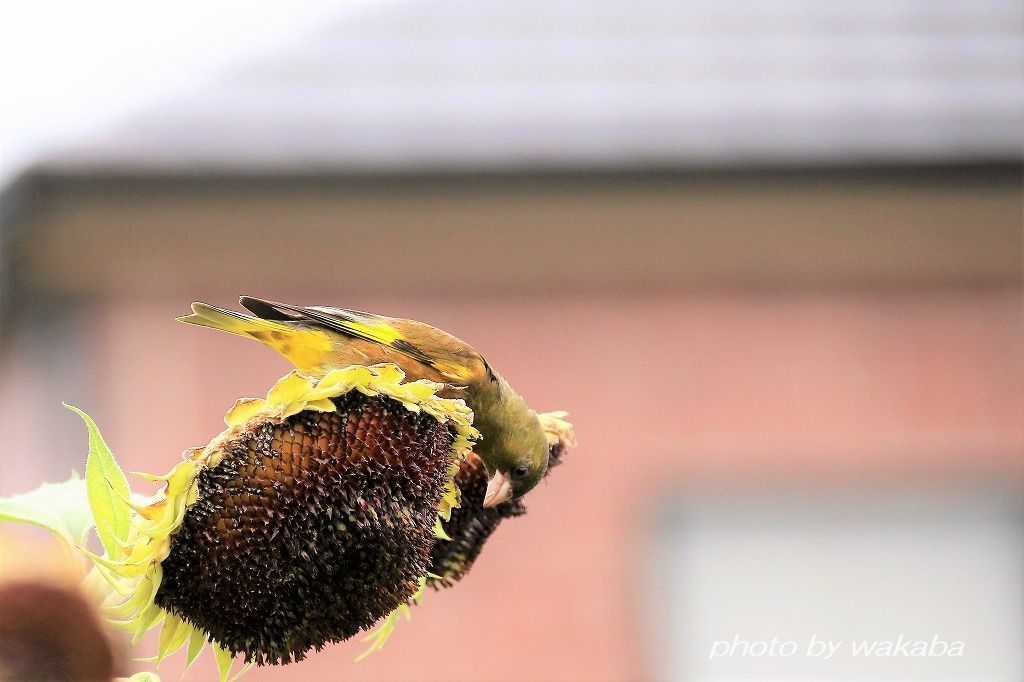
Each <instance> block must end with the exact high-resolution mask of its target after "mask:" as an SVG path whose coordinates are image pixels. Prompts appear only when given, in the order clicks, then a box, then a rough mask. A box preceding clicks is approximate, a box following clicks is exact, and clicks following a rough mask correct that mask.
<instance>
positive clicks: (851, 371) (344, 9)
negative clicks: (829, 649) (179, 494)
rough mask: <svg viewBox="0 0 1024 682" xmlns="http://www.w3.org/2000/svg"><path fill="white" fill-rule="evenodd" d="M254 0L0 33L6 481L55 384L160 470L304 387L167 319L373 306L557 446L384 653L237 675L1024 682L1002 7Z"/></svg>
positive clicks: (42, 455) (788, 1) (351, 650)
mask: <svg viewBox="0 0 1024 682" xmlns="http://www.w3.org/2000/svg"><path fill="white" fill-rule="evenodd" d="M265 4H266V5H268V6H261V4H260V3H256V5H255V6H253V5H252V4H251V3H242V2H237V1H234V0H230V1H227V2H223V3H216V4H215V5H216V6H215V7H210V6H209V3H200V2H197V1H193V0H186V1H185V2H180V3H174V4H173V5H170V6H166V7H160V8H146V7H139V6H137V3H127V2H119V1H115V0H104V1H101V2H99V3H90V4H88V5H87V6H82V7H78V8H70V7H64V6H63V3H52V2H40V3H33V6H32V7H27V6H26V7H19V8H16V7H8V8H5V9H4V10H3V11H4V13H5V14H6V17H4V19H3V20H2V21H0V25H2V28H0V34H2V35H0V39H2V40H0V42H2V43H3V44H4V45H6V47H4V48H0V51H2V54H3V56H4V59H3V62H4V63H3V66H2V71H0V74H2V75H3V77H4V80H5V83H4V92H5V94H6V97H5V99H6V102H7V103H6V104H5V107H4V112H3V114H2V118H0V126H2V131H0V144H2V145H3V147H2V160H0V182H2V186H3V189H2V203H0V221H2V222H0V302H2V307H0V313H2V316H0V320H2V322H0V325H2V327H0V335H2V336H0V338H2V341H0V343H2V351H0V404H2V409H0V433H3V434H4V445H5V447H4V451H3V454H2V455H0V458H2V460H0V462H2V466H0V495H6V494H11V493H15V492H20V491H24V490H28V489H30V488H32V487H35V486H36V485H37V484H38V483H39V482H40V481H41V480H51V481H56V480H63V479H64V478H66V477H67V473H68V470H69V469H70V468H72V467H75V468H78V469H79V470H81V469H82V467H83V465H84V455H85V451H86V436H85V432H84V430H83V428H82V425H81V423H80V421H79V420H78V419H77V417H75V416H74V415H73V414H70V413H69V412H67V411H66V410H64V409H63V408H62V407H61V405H60V403H61V401H62V400H64V401H67V402H69V403H73V404H76V405H78V406H81V407H82V408H84V409H86V410H87V411H89V412H90V413H91V415H92V416H93V417H94V418H95V419H96V421H97V422H98V423H99V424H100V425H101V427H102V428H103V431H104V434H105V436H106V439H107V441H108V442H109V444H110V445H111V447H112V448H113V449H114V451H115V453H116V454H117V455H118V457H119V459H120V460H121V461H122V463H123V464H124V466H125V469H126V470H145V471H154V472H163V471H164V470H167V469H169V468H170V467H171V466H172V465H173V464H174V463H175V462H177V461H178V456H179V455H178V453H180V452H181V451H182V450H183V449H184V448H185V447H187V446H192V445H198V444H202V443H205V442H206V441H207V440H208V439H209V438H210V437H211V436H212V435H214V434H215V433H216V432H218V431H219V430H220V429H221V427H222V422H221V421H220V420H221V416H222V414H223V412H224V411H225V409H226V408H227V407H228V406H230V404H231V403H232V402H233V401H234V399H235V398H236V397H239V396H243V395H262V394H263V393H264V392H265V391H266V389H267V387H268V386H269V385H270V384H271V383H272V381H273V380H274V379H276V378H277V377H278V376H280V375H281V374H283V373H284V372H285V371H286V370H287V369H288V368H287V367H286V365H285V363H284V361H283V360H282V359H280V358H278V357H277V356H276V355H274V354H273V353H271V352H270V351H269V350H267V349H264V348H262V347H260V346H259V345H258V344H254V343H248V342H245V341H242V340H240V339H237V338H233V337H230V336H228V335H223V334H217V333H214V332H211V331H207V330H202V329H196V328H190V327H186V326H185V325H181V324H178V323H176V322H175V321H174V317H176V316H178V315H181V314H184V313H186V312H187V311H188V305H189V303H190V302H191V301H193V300H203V301H207V302H210V303H213V304H218V305H224V306H232V305H233V304H234V301H235V298H236V297H237V295H239V294H249V295H255V296H261V297H265V298H270V299H277V300H282V301H288V302H294V303H300V304H326V305H334V306H339V307H350V308H356V309H363V310H370V311H375V312H380V313H383V314H387V315H392V316H399V317H409V318H414V319H419V320H424V321H428V322H430V323H432V324H435V325H436V326H439V327H441V328H443V329H446V330H449V331H451V332H453V333H455V334H456V335H458V336H460V337H461V338H463V339H466V340H467V341H469V342H471V343H472V344H474V345H475V346H476V347H477V348H479V349H481V350H482V351H483V352H484V353H485V354H486V355H487V357H488V359H489V360H490V362H491V363H492V364H493V365H494V366H495V367H497V368H499V369H500V371H501V372H502V373H503V374H504V375H505V376H506V377H507V378H508V379H509V380H510V381H511V382H512V383H513V384H514V385H515V386H516V387H517V389H518V390H519V391H520V392H521V393H522V394H523V395H524V396H525V397H526V398H527V400H528V401H530V403H531V404H532V405H533V406H534V407H535V408H536V409H538V410H554V409H565V410H568V411H569V412H570V414H571V420H572V421H573V422H574V423H575V425H576V429H577V434H578V437H579V442H580V445H579V447H578V448H577V449H576V450H574V451H572V452H571V453H570V454H569V456H568V457H567V464H566V466H564V467H561V468H559V469H558V470H557V471H555V472H554V474H553V475H552V476H551V477H550V479H548V481H547V483H546V484H545V485H542V486H540V487H539V488H538V489H537V490H536V491H535V492H533V493H532V494H531V495H530V496H529V498H528V506H529V508H530V514H529V515H528V516H526V517H524V518H522V519H516V520H514V521H509V522H507V523H506V524H504V525H503V526H502V528H501V530H500V531H499V532H498V533H496V534H495V536H494V537H493V538H492V539H491V541H490V542H489V544H488V547H487V550H486V551H485V552H484V553H483V555H482V557H481V559H480V560H479V561H478V563H477V564H476V566H475V567H474V569H473V571H472V573H471V574H470V575H469V576H468V577H467V578H466V579H465V580H463V581H462V582H461V583H459V584H458V585H457V586H456V587H455V588H454V589H451V590H448V591H445V592H443V593H440V594H434V593H431V594H428V595H427V597H426V601H425V606H426V608H423V609H417V610H416V613H415V617H414V618H413V620H412V621H411V622H410V623H402V624H400V625H399V626H398V628H397V630H396V632H395V635H394V636H393V638H392V639H391V641H390V642H389V643H388V645H387V646H386V648H385V650H384V651H383V652H382V653H380V654H377V655H375V656H373V657H371V658H370V659H368V660H366V661H363V662H361V663H359V664H358V665H356V664H353V663H352V659H353V658H354V657H355V655H357V654H358V653H359V652H360V651H361V650H362V645H361V644H359V643H354V642H348V643H345V644H341V645H335V646H331V647H328V648H327V649H326V650H324V651H323V652H320V653H317V654H315V655H313V656H311V657H310V659H309V660H307V661H305V662H303V663H300V664H298V665H293V666H289V667H286V668H281V669H265V670H256V671H254V672H253V673H250V675H251V677H250V679H252V680H254V681H256V680H271V679H274V680H277V679H294V680H313V679H324V680H330V679H345V680H361V679H366V680H419V679H423V680H647V679H657V680H662V679H664V680H670V679H671V680H694V679H725V678H729V679H761V678H775V679H824V678H830V679H834V678H845V679H863V678H869V677H870V678H873V679H883V678H885V679H908V678H915V679H952V678H959V679H972V680H982V679H989V680H1019V679H1021V678H1022V677H1024V664H1022V654H1021V642H1022V639H1024V638H1022V618H1021V615H1022V614H1021V605H1022V581H1024V558H1022V557H1024V511H1022V500H1024V493H1022V488H1021V484H1022V482H1024V467H1022V464H1024V308H1022V259H1024V254H1022V199H1021V197H1022V194H1021V180H1022V166H1021V152H1022V144H1024V132H1022V131H1024V41H1022V24H1024V10H1022V6H1021V3H1020V2H1018V1H1016V0H886V1H884V2H883V1H880V0H878V1H876V0H867V1H863V2H857V3H838V2H816V1H815V0H774V1H771V2H758V3H750V2H741V1H739V0H724V1H723V0H720V1H718V2H696V1H679V2H656V1H648V0H632V1H629V2H626V1H620V2H596V1H589V2H587V1H580V2H572V1H563V0H555V1H553V2H552V1H548V2H539V1H534V0H519V1H517V2H510V1H508V0H497V1H474V2H469V1H456V0H434V1H429V2H428V1H424V2H415V1H411V0H396V1H388V2H349V3H338V2H299V3H290V4H289V5H288V7H287V8H284V7H270V6H269V3H265ZM812 637H815V638H817V639H818V640H832V641H840V640H841V641H842V642H843V644H842V646H841V648H839V649H838V650H837V651H836V653H835V655H834V656H832V657H831V658H828V659H826V658H825V657H823V656H814V655H808V651H807V647H808V644H809V642H810V640H811V638H812ZM898 637H902V638H903V639H904V640H913V641H917V640H924V641H928V642H929V643H931V642H932V641H933V639H937V640H939V641H944V642H946V643H947V644H951V643H954V642H956V641H960V642H962V655H960V656H948V655H945V656H942V655H931V656H923V657H908V656H896V657H878V656H867V655H861V656H857V655H854V654H853V653H852V652H851V650H850V649H849V646H850V643H851V642H853V641H858V640H866V641H869V642H870V641H873V640H881V641H887V640H888V641H895V640H897V638H898ZM773 638H775V639H777V640H778V642H779V643H784V642H787V641H793V642H795V645H794V646H795V647H796V652H795V653H794V654H791V655H774V656H773V655H767V654H763V655H757V652H758V651H760V647H759V646H757V644H756V643H757V642H761V641H764V642H766V643H770V642H771V641H772V639H773ZM723 642H726V643H728V647H723V645H722V643H723ZM744 643H746V648H745V649H744ZM751 645H753V646H751ZM726 650H728V651H727V653H723V651H726ZM776 650H778V649H776ZM784 650H788V648H786V649H784ZM938 650H940V649H936V648H935V647H933V648H932V653H934V652H935V651H938ZM716 654H717V655H716ZM204 658H205V656H204ZM179 663H180V661H171V662H170V663H169V664H165V666H164V671H167V674H168V677H171V678H174V677H175V674H174V673H175V672H176V671H177V670H179V669H180V668H176V667H175V666H176V665H178V664H179ZM202 665H203V666H205V667H204V668H202V670H200V671H199V672H197V673H194V674H195V675H196V677H195V678H194V679H205V678H206V677H205V676H209V675H211V674H212V673H211V671H212V664H211V662H210V661H209V660H204V661H203V662H202Z"/></svg>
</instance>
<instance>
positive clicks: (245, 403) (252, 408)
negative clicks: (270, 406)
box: [224, 398, 267, 426]
mask: <svg viewBox="0 0 1024 682" xmlns="http://www.w3.org/2000/svg"><path fill="white" fill-rule="evenodd" d="M266 405H267V401H266V400H263V399H262V398H239V399H238V400H236V401H235V404H234V405H232V406H231V409H230V410H228V412H227V414H225V415H224V423H225V424H227V425H228V426H239V425H241V424H244V423H245V422H247V421H249V420H250V419H251V418H253V417H255V416H256V415H257V414H259V413H260V412H261V411H262V410H263V409H264V408H265V407H266Z"/></svg>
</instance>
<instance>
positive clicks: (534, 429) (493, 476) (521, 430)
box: [478, 411, 549, 507]
mask: <svg viewBox="0 0 1024 682" xmlns="http://www.w3.org/2000/svg"><path fill="white" fill-rule="evenodd" d="M487 441H488V438H487V436H484V439H483V441H481V442H480V444H479V445H478V448H479V449H483V450H486V451H487V456H486V457H483V459H484V461H485V462H486V463H487V475H488V477H489V482H488V484H487V493H486V494H485V496H484V506H485V507H494V506H496V505H499V504H501V503H502V502H505V501H507V500H509V499H512V498H513V497H522V496H523V495H525V494H526V493H528V492H530V491H531V490H533V488H534V486H536V485H537V483H539V482H540V479H542V478H544V474H546V473H547V471H548V454H549V445H548V438H547V435H546V434H545V432H544V428H543V426H542V425H541V423H540V420H538V418H537V415H536V414H534V413H533V412H532V411H530V412H528V418H524V419H523V420H522V423H520V424H512V425H507V426H506V428H504V429H502V430H500V431H498V432H497V434H496V438H495V439H494V440H493V441H491V442H487Z"/></svg>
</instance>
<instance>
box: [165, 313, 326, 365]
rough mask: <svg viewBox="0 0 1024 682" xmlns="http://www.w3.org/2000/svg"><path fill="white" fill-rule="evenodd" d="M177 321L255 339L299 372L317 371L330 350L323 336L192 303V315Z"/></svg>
mask: <svg viewBox="0 0 1024 682" xmlns="http://www.w3.org/2000/svg"><path fill="white" fill-rule="evenodd" d="M178 321H179V322H185V323H186V324H194V325H198V326H200V327H209V328H211V329H219V330H220V331H225V332H228V333H230V334H237V335H239V336H244V337H247V338H250V339H255V340H257V341H259V342H261V343H263V344H266V345H267V346H270V347H271V348H273V349H274V350H276V351H277V352H278V353H280V354H281V355H283V356H285V357H286V358H288V360H290V361H291V362H292V364H294V365H295V366H296V367H298V368H299V369H300V370H303V371H315V370H318V369H319V368H320V367H321V365H322V361H323V359H324V356H325V355H326V354H327V353H329V352H330V351H331V348H332V344H331V341H330V339H329V338H328V337H327V336H326V335H325V334H324V333H323V332H320V331H317V330H313V329H308V328H303V327H299V326H295V325H294V324H287V323H285V322H278V321H275V320H265V319H262V318H259V317H253V316H251V315H245V314H243V313H239V312H236V311H234V310H228V309H226V308H218V307H217V306H212V305H209V304H207V303H193V304H192V314H191V315H184V316H182V317H179V318H178Z"/></svg>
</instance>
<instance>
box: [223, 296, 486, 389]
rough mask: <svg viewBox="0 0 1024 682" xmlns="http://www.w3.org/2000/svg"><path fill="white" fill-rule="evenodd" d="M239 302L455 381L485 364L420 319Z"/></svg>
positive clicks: (469, 376) (472, 376)
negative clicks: (370, 345) (376, 347)
mask: <svg viewBox="0 0 1024 682" xmlns="http://www.w3.org/2000/svg"><path fill="white" fill-rule="evenodd" d="M239 302H240V303H241V304H242V305H243V306H244V307H245V308H246V309H247V310H249V311H250V312H252V313H253V314H254V315H257V316H259V317H260V318H262V319H264V320H272V321H291V322H302V323H305V324H310V325H314V326H317V327H320V328H322V329H328V330H330V331H334V332H337V333H339V334H342V335H344V336H347V337H350V338H354V339H361V340H363V341H369V342H372V343H377V344H380V345H381V346H384V347H386V348H388V349H390V350H393V351H395V352H397V353H400V354H401V355H404V356H406V357H408V358H411V359H413V360H416V361H417V362H420V363H423V364H424V365H426V366H428V367H431V368H433V369H434V370H436V371H437V372H439V373H440V374H441V375H443V376H445V377H447V378H449V379H452V380H455V381H460V382H470V381H472V380H474V379H476V378H477V377H479V376H480V372H481V371H486V368H487V365H486V363H485V362H484V360H483V358H482V357H480V355H479V354H478V353H477V352H476V351H475V350H473V349H472V348H471V347H470V346H468V345H466V344H465V343H463V342H461V341H459V340H458V339H456V338H455V337H454V336H452V335H450V334H448V333H447V332H443V331H441V330H440V329H437V328H435V327H431V326H430V325H427V324H423V323H421V322H414V321H412V320H398V319H393V318H390V317H384V316H382V315H374V314H372V313H364V312H361V311H359V310H348V309H345V308H328V307H322V306H310V307H302V306H294V305H288V304H286V303H277V302H275V301H266V300H263V299H259V298H253V297H251V296H242V297H241V298H240V299H239Z"/></svg>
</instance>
